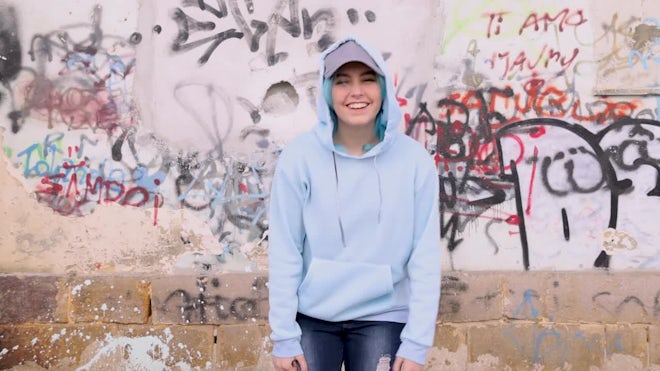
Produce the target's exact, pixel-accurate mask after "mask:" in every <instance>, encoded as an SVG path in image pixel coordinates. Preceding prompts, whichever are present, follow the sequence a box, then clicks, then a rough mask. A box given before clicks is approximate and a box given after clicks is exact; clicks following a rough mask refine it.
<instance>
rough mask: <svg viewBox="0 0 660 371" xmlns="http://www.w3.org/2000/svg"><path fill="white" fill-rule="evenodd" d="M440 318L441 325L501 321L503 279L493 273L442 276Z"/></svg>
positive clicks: (456, 273) (459, 273) (453, 273)
mask: <svg viewBox="0 0 660 371" xmlns="http://www.w3.org/2000/svg"><path fill="white" fill-rule="evenodd" d="M438 316H439V319H440V321H442V322H471V321H486V320H494V319H500V318H502V286H501V275H500V274H499V273H491V272H486V273H484V272H478V273H475V272H471V273H468V272H451V273H445V274H443V277H442V287H441V294H440V312H439V314H438Z"/></svg>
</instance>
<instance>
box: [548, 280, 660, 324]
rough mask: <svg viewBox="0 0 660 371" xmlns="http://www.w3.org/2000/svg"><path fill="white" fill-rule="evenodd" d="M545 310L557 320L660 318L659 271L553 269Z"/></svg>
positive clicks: (636, 321) (619, 321)
mask: <svg viewBox="0 0 660 371" xmlns="http://www.w3.org/2000/svg"><path fill="white" fill-rule="evenodd" d="M548 297H549V299H548V301H547V302H548V304H549V305H550V309H549V311H550V312H551V313H552V314H553V319H554V320H556V321H559V322H585V321H589V322H602V323H653V322H658V319H659V318H660V317H659V315H660V308H656V306H657V304H655V302H656V300H657V299H658V297H660V275H659V274H657V273H651V272H648V273H639V272H616V273H608V272H570V273H555V274H554V279H553V285H551V286H550V289H549V291H548Z"/></svg>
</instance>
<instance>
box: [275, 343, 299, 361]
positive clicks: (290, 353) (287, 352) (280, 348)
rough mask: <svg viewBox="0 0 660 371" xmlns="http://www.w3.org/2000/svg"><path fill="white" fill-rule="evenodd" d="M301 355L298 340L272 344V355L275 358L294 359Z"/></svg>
mask: <svg viewBox="0 0 660 371" xmlns="http://www.w3.org/2000/svg"><path fill="white" fill-rule="evenodd" d="M301 354H303V351H302V347H301V346H300V340H299V339H287V340H279V341H275V342H274V343H273V355H274V356H275V357H280V358H285V357H295V356H298V355H301Z"/></svg>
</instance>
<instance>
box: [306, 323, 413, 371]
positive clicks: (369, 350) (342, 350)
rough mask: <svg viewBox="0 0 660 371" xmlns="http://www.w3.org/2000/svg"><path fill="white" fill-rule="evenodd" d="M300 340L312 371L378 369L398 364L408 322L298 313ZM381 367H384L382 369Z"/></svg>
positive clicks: (363, 370)
mask: <svg viewBox="0 0 660 371" xmlns="http://www.w3.org/2000/svg"><path fill="white" fill-rule="evenodd" d="M296 321H297V322H298V324H299V325H300V328H301V329H302V339H301V341H300V343H301V345H302V349H303V353H304V355H305V360H306V361H307V366H308V367H309V371H339V370H340V369H341V365H342V362H343V363H344V368H345V370H346V371H375V370H376V368H377V367H378V366H379V362H381V363H380V366H381V367H383V364H384V363H385V364H387V363H388V362H387V361H388V358H389V367H387V368H386V369H387V370H389V369H391V368H392V365H393V364H394V358H395V356H396V351H397V350H398V349H399V345H400V344H401V340H400V338H399V337H400V335H401V330H403V326H404V325H405V324H404V323H396V322H383V321H343V322H328V321H322V320H320V319H316V318H312V317H309V316H306V315H304V314H300V313H298V315H297V317H296ZM378 370H381V368H379V369H378Z"/></svg>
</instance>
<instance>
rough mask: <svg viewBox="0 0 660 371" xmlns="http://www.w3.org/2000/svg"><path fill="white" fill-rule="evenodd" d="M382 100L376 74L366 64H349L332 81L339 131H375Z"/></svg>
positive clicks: (333, 100)
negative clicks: (373, 128)
mask: <svg viewBox="0 0 660 371" xmlns="http://www.w3.org/2000/svg"><path fill="white" fill-rule="evenodd" d="M382 103H383V98H382V97H381V94H380V85H379V84H378V80H377V78H376V73H375V72H374V71H373V70H372V69H371V68H369V67H367V66H366V65H365V64H363V63H360V62H350V63H346V64H344V65H343V66H341V67H340V68H339V69H338V70H337V72H336V73H335V74H334V77H333V80H332V108H333V109H334V110H335V113H336V114H337V121H338V123H337V125H338V130H341V129H342V128H358V127H369V126H370V127H373V126H374V125H375V122H376V116H377V115H378V112H379V111H380V107H381V105H382Z"/></svg>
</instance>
